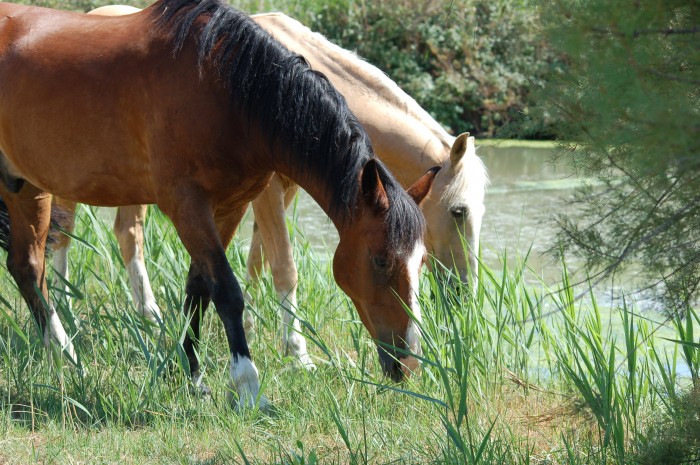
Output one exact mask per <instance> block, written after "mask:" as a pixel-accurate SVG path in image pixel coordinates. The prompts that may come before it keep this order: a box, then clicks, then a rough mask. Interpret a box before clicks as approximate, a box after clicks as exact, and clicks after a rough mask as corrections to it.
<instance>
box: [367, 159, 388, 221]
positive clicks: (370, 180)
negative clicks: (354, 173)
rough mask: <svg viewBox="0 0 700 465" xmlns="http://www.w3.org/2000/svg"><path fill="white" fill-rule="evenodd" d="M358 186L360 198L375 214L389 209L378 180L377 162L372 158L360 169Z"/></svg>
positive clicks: (380, 181)
mask: <svg viewBox="0 0 700 465" xmlns="http://www.w3.org/2000/svg"><path fill="white" fill-rule="evenodd" d="M360 177H361V179H360V183H361V184H360V185H361V187H362V196H363V197H364V199H365V201H367V204H368V205H369V206H370V207H371V208H373V209H374V211H376V212H385V211H387V210H388V209H389V198H388V197H387V195H386V191H385V190H384V185H383V184H382V180H381V179H380V178H379V171H378V169H377V162H376V160H375V159H374V158H370V159H369V160H367V163H365V166H364V167H363V168H362V174H361V175H360Z"/></svg>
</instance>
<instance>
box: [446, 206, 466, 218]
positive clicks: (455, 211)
mask: <svg viewBox="0 0 700 465" xmlns="http://www.w3.org/2000/svg"><path fill="white" fill-rule="evenodd" d="M450 214H451V215H452V217H453V218H454V219H455V220H463V219H464V218H466V217H467V215H468V214H469V211H468V210H467V207H454V208H451V209H450Z"/></svg>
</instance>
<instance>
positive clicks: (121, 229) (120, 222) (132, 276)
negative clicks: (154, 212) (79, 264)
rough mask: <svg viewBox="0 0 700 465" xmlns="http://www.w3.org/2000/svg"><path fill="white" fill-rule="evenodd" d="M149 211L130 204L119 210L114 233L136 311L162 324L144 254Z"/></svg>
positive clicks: (144, 206) (141, 206) (144, 207)
mask: <svg viewBox="0 0 700 465" xmlns="http://www.w3.org/2000/svg"><path fill="white" fill-rule="evenodd" d="M146 209H147V206H146V205H130V206H127V207H120V208H119V209H117V216H116V218H115V219H114V234H115V235H116V236H117V240H118V241H119V249H120V250H121V253H122V258H123V259H124V265H126V269H127V271H128V272H129V281H130V283H131V295H132V296H133V298H134V303H135V304H136V309H137V310H138V312H139V313H140V314H141V315H143V316H144V317H146V318H148V319H149V320H150V321H152V322H153V323H156V324H158V323H159V322H161V321H163V316H162V314H161V312H160V308H159V307H158V304H157V303H156V298H155V297H154V295H153V290H152V289H151V281H150V280H149V279H148V273H147V272H146V263H145V260H144V255H143V251H144V242H143V225H144V221H145V219H146Z"/></svg>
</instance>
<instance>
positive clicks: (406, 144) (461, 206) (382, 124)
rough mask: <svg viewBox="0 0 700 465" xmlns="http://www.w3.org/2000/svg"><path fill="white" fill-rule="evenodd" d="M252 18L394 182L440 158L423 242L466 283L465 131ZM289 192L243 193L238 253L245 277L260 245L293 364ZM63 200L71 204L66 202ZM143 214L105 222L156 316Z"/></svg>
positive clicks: (273, 19) (307, 39)
mask: <svg viewBox="0 0 700 465" xmlns="http://www.w3.org/2000/svg"><path fill="white" fill-rule="evenodd" d="M138 11H140V10H139V9H137V8H134V7H131V6H126V5H109V6H105V7H100V8H97V9H96V10H93V11H91V12H90V13H91V14H100V15H124V14H131V13H135V12H138ZM252 18H253V20H255V22H257V23H258V24H259V25H260V26H262V27H263V29H265V30H267V31H268V32H269V33H271V34H272V35H273V36H274V37H275V38H276V39H277V40H279V41H280V42H282V43H283V44H284V45H286V46H287V48H289V49H290V50H292V51H294V52H296V53H299V54H301V55H303V56H304V57H305V58H306V59H307V60H308V62H309V64H310V65H311V67H312V68H313V69H315V70H318V71H321V72H323V74H324V75H326V76H327V77H328V79H329V80H330V81H331V83H332V84H333V85H334V86H335V87H336V89H338V90H339V91H340V92H341V93H342V94H343V96H344V97H345V98H346V100H347V102H348V105H349V106H350V109H351V110H352V111H353V113H355V115H356V116H357V117H358V119H359V120H360V123H362V125H363V127H364V128H365V129H366V130H367V133H368V134H369V136H370V139H371V141H372V145H373V147H374V150H375V153H376V154H377V156H379V157H380V158H381V159H382V161H384V162H385V163H386V164H387V165H388V166H389V168H390V169H391V170H392V172H393V173H395V174H396V176H397V178H398V180H399V181H400V182H401V184H403V185H404V186H408V185H410V183H411V182H412V181H414V180H415V179H417V178H418V177H419V176H420V175H421V173H423V172H424V171H425V170H427V169H428V168H430V167H431V166H435V165H440V166H442V169H441V170H440V172H439V173H438V175H437V177H436V179H435V183H434V184H433V188H432V190H431V192H430V194H429V195H428V197H427V198H426V200H425V201H424V202H423V203H422V204H421V208H422V210H423V213H424V215H425V217H426V220H427V234H426V246H427V248H428V251H429V252H430V253H431V254H432V255H433V256H434V257H435V258H437V259H438V260H439V261H440V262H442V263H443V264H445V265H448V266H450V267H454V269H455V271H456V272H457V273H458V274H459V277H460V278H461V279H462V281H465V282H466V281H468V279H469V275H468V272H469V271H471V274H472V276H474V275H475V274H476V270H477V267H478V261H477V257H476V254H477V252H478V249H479V232H480V229H481V219H482V216H483V213H484V189H485V186H486V183H487V177H486V171H485V169H484V165H483V164H482V162H481V160H480V159H479V157H477V156H476V154H475V148H474V138H473V137H469V135H468V134H462V135H461V136H459V137H457V138H454V137H451V136H449V135H448V134H447V133H446V132H445V130H444V129H443V128H442V126H440V125H439V124H438V123H437V122H436V121H435V120H434V119H433V118H431V117H430V115H428V114H427V113H426V112H425V111H424V110H423V109H422V108H421V107H420V106H419V105H418V104H417V103H416V102H415V100H413V99H412V98H411V97H409V96H408V95H406V94H405V93H404V92H403V91H402V90H401V89H400V88H399V87H398V86H397V85H396V84H395V83H394V82H393V81H392V80H391V79H389V78H388V77H387V76H386V75H385V74H383V73H382V72H381V71H380V70H378V69H377V68H375V67H374V66H372V65H370V64H369V63H366V62H365V61H363V60H361V59H360V58H358V57H357V56H356V55H355V54H353V53H351V52H349V51H347V50H344V49H342V48H340V47H338V46H336V45H334V44H332V43H331V42H329V41H328V40H326V39H325V38H324V37H323V36H321V35H320V34H316V33H313V32H312V31H311V30H310V29H309V28H307V27H305V26H304V25H302V24H301V23H299V22H298V21H296V20H294V19H292V18H290V17H288V16H286V15H284V14H281V13H269V14H259V15H254V16H252ZM296 191H297V186H296V184H294V182H293V181H291V180H289V179H288V178H286V177H285V176H283V175H280V174H275V175H274V176H273V177H272V179H271V180H270V183H269V185H268V186H267V187H266V188H265V190H264V191H263V192H262V193H261V194H260V195H259V196H258V197H257V198H256V199H255V200H253V202H252V203H253V209H254V212H255V220H256V226H257V227H256V229H255V232H254V234H253V241H252V245H251V248H250V253H249V256H248V274H249V277H250V278H252V279H253V280H257V278H258V277H259V275H260V271H261V269H262V266H263V253H262V250H263V249H264V251H265V254H264V256H265V258H266V259H267V260H268V261H269V263H270V266H271V271H272V276H273V279H274V285H275V289H276V291H277V293H278V296H279V299H280V303H281V307H282V308H281V316H282V318H283V321H284V325H283V333H282V337H283V345H284V347H285V348H286V349H287V350H289V352H290V353H291V354H292V355H294V356H295V357H296V358H297V359H298V360H299V362H300V363H301V364H302V365H303V366H307V367H312V366H313V363H312V362H311V359H310V358H309V356H308V354H307V351H306V341H305V340H304V338H303V337H302V336H301V334H300V328H299V322H298V321H297V320H296V319H295V318H294V317H293V315H294V311H295V309H296V306H297V300H296V284H297V269H296V265H295V263H294V259H293V256H292V246H291V241H290V239H289V233H288V231H287V227H286V224H285V220H284V212H285V210H286V208H287V206H288V205H289V203H290V201H291V200H292V198H293V197H294V194H295V193H296ZM64 205H65V206H67V207H70V208H73V209H74V208H75V205H74V204H73V205H66V204H64ZM145 214H146V207H145V206H130V207H125V208H121V209H120V210H119V211H118V213H117V218H116V221H115V233H116V235H117V238H118V240H119V244H120V247H121V251H122V254H123V256H124V263H126V264H127V269H128V271H129V276H130V280H131V284H132V295H133V296H134V302H135V303H136V304H137V308H138V309H139V311H140V312H141V313H142V314H144V315H145V316H147V317H148V318H150V319H151V320H154V321H157V320H159V319H160V318H161V314H160V310H159V308H158V305H157V304H156V301H155V297H154V296H153V291H152V290H151V286H150V283H149V279H148V274H147V273H146V267H145V264H144V261H143V232H142V231H143V221H144V217H145ZM65 237H66V239H65V241H64V242H63V244H62V245H61V246H59V247H55V248H54V262H55V263H54V265H55V268H56V269H57V270H59V272H61V273H62V274H64V275H66V274H67V261H66V255H67V246H68V236H65ZM465 242H466V244H465ZM261 245H262V246H261ZM465 245H466V246H467V247H465ZM465 249H466V251H465ZM465 253H467V254H468V255H467V256H465ZM246 323H247V324H248V325H250V322H246Z"/></svg>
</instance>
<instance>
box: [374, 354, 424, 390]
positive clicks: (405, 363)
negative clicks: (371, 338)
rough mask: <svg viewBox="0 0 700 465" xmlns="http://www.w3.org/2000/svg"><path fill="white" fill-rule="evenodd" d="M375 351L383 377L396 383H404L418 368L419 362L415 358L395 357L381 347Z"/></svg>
mask: <svg viewBox="0 0 700 465" xmlns="http://www.w3.org/2000/svg"><path fill="white" fill-rule="evenodd" d="M377 351H378V352H379V363H380V364H381V366H382V371H383V372H384V375H385V376H387V377H389V378H391V379H392V381H395V382H397V383H399V382H401V381H404V380H405V379H406V378H408V377H409V376H411V375H412V374H413V373H415V372H416V371H418V369H419V368H420V362H419V361H418V359H417V358H416V357H413V356H405V357H397V356H396V355H393V354H391V353H389V352H387V350H386V349H384V348H383V347H378V348H377Z"/></svg>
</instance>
